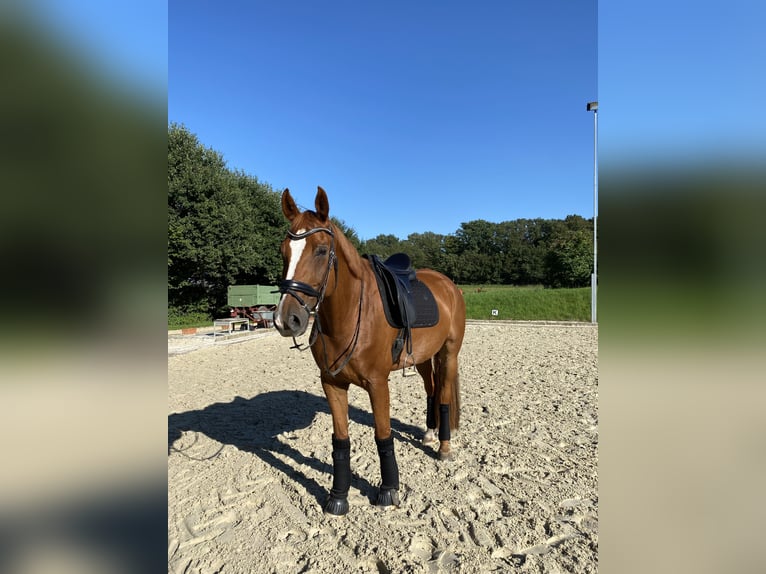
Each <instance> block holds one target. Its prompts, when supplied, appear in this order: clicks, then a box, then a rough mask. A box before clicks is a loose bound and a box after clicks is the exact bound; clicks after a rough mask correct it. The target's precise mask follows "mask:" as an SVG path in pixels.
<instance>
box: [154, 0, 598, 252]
mask: <svg viewBox="0 0 766 574" xmlns="http://www.w3.org/2000/svg"><path fill="white" fill-rule="evenodd" d="M168 22H169V24H168V120H169V121H170V122H178V123H182V124H184V125H186V127H187V128H188V129H189V130H191V131H192V132H194V133H195V134H197V135H198V137H199V138H200V140H201V142H202V143H203V144H204V145H206V146H208V147H212V148H213V149H215V150H216V151H219V152H220V153H222V154H223V156H224V158H225V159H226V161H227V162H228V165H229V167H230V168H232V169H239V170H242V171H244V172H246V173H248V174H251V175H254V176H256V177H258V178H259V179H260V180H262V181H265V182H267V183H269V184H271V185H272V186H273V187H274V188H275V189H278V190H281V189H283V188H284V187H289V188H290V189H291V191H292V192H293V195H294V197H295V198H296V200H297V201H298V202H299V204H302V205H304V206H307V207H310V206H312V205H313V199H314V194H315V192H316V186H317V185H321V186H322V187H324V188H325V190H326V191H327V192H328V196H329V198H330V206H331V213H332V214H333V215H335V216H337V217H339V218H340V219H342V220H344V221H345V222H346V223H347V224H348V225H350V226H352V227H353V228H354V229H355V230H356V231H357V233H358V234H359V236H360V237H361V238H363V239H369V238H371V237H374V236H377V235H379V234H394V235H397V236H399V237H401V238H405V237H406V236H407V235H408V234H410V233H415V232H425V231H434V232H437V233H444V234H448V233H453V232H455V231H456V230H457V229H458V228H459V227H460V224H461V223H462V222H465V221H470V220H473V219H487V220H490V221H496V222H499V221H505V220H510V219H516V218H521V217H529V218H533V217H544V218H563V217H565V216H566V215H569V214H579V215H582V216H584V217H591V216H592V214H593V115H592V114H591V113H589V112H587V111H586V110H585V105H586V103H587V102H588V101H591V100H595V99H597V91H596V90H597V84H596V80H597V78H596V73H597V31H596V24H597V22H596V2H594V1H587V2H572V1H571V0H554V1H545V2H506V1H493V2H481V3H471V4H470V5H469V4H468V3H466V2H464V1H448V2H445V1H436V0H424V1H420V2H410V1H398V0H397V1H389V2H385V3H382V2H375V3H373V2H366V3H362V2H323V3H320V2H313V1H295V2H252V1H250V2H206V1H200V0H171V2H170V3H169V5H168Z"/></svg>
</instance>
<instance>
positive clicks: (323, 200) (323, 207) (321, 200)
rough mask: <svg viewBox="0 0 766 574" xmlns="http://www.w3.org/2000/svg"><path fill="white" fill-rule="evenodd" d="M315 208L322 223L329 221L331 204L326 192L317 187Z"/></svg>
mask: <svg viewBox="0 0 766 574" xmlns="http://www.w3.org/2000/svg"><path fill="white" fill-rule="evenodd" d="M314 207H315V208H316V212H317V215H318V216H319V219H320V220H321V221H327V218H328V217H329V215H330V202H329V201H327V194H326V193H325V190H324V189H322V188H321V187H319V186H317V196H316V199H315V200H314Z"/></svg>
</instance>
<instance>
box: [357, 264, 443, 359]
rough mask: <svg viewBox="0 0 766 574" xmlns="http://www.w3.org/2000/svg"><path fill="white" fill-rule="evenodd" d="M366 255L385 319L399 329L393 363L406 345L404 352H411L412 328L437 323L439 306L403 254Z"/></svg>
mask: <svg viewBox="0 0 766 574" xmlns="http://www.w3.org/2000/svg"><path fill="white" fill-rule="evenodd" d="M365 258H366V259H368V260H369V262H370V266H371V267H372V271H373V273H374V275H375V279H376V281H377V283H378V290H379V291H380V296H381V299H382V301H383V311H384V312H385V314H386V320H387V321H388V324H389V325H391V326H392V327H395V328H397V329H399V334H398V335H397V337H396V340H395V341H394V344H393V346H392V348H391V358H392V360H393V362H394V363H395V362H397V361H398V360H399V355H401V352H402V349H403V348H404V346H405V344H406V346H407V355H411V354H412V332H411V330H412V329H416V328H419V327H433V326H434V325H436V324H437V323H438V322H439V308H438V307H437V306H436V300H435V299H434V296H433V293H431V290H430V289H429V288H428V287H427V286H426V284H425V283H423V282H422V281H419V280H418V278H417V273H416V271H415V269H413V268H412V264H411V263H410V258H409V256H408V255H407V254H406V253H395V254H394V255H392V256H391V257H389V258H388V259H386V260H385V261H382V260H381V259H380V257H378V256H377V255H365Z"/></svg>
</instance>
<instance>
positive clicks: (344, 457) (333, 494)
mask: <svg viewBox="0 0 766 574" xmlns="http://www.w3.org/2000/svg"><path fill="white" fill-rule="evenodd" d="M322 388H323V389H324V394H325V396H326V397H327V403H328V404H329V406H330V413H331V414H332V428H333V433H332V488H331V489H330V497H329V498H328V499H327V503H326V504H325V506H324V511H325V512H326V513H327V514H332V515H334V516H342V515H344V514H346V513H347V512H348V491H349V488H350V487H351V441H350V439H349V437H348V384H346V385H343V384H338V383H334V382H331V381H330V380H325V379H324V377H322Z"/></svg>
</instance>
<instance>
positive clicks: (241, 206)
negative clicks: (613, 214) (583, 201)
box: [168, 124, 593, 314]
mask: <svg viewBox="0 0 766 574" xmlns="http://www.w3.org/2000/svg"><path fill="white" fill-rule="evenodd" d="M332 219H333V222H334V223H335V224H336V225H337V226H338V227H339V228H340V229H341V230H342V231H343V232H344V234H345V235H346V237H348V238H349V240H350V241H351V243H352V244H353V245H354V246H355V247H356V248H357V249H358V250H359V252H360V253H362V254H365V253H370V254H376V255H379V256H381V257H387V256H389V255H392V254H393V253H397V252H405V253H407V254H408V255H409V256H410V257H411V259H412V262H413V265H414V266H415V267H416V268H425V267H428V268H431V269H435V270H437V271H440V272H442V273H444V274H445V275H447V276H448V277H450V278H452V279H453V281H455V282H456V283H462V284H466V283H474V284H477V283H480V284H508V285H544V286H546V287H584V286H587V285H589V284H590V273H591V269H592V265H593V250H592V246H593V220H592V219H585V218H583V217H581V216H579V215H570V216H567V217H566V218H565V219H563V220H561V219H541V218H537V219H516V220H513V221H504V222H501V223H493V222H490V221H486V220H481V219H480V220H474V221H469V222H465V223H461V225H460V228H459V229H457V230H456V231H455V233H453V234H449V235H442V234H438V233H433V232H430V231H425V232H423V233H412V234H410V235H409V236H408V237H407V238H406V239H400V238H398V237H396V236H394V235H384V234H381V235H378V236H377V237H374V238H372V239H367V240H360V238H359V237H358V235H357V233H356V231H355V230H354V229H353V228H351V227H349V226H348V225H347V224H345V222H343V221H342V220H339V219H337V218H335V217H333V218H332ZM286 231H287V222H286V221H285V219H284V216H283V215H282V210H281V207H280V192H279V191H276V190H274V189H272V187H271V186H270V185H269V184H267V183H264V182H261V181H259V180H258V178H256V177H254V176H252V175H248V174H246V173H243V172H241V171H237V170H231V169H229V168H228V167H227V166H226V162H225V161H224V159H223V156H222V155H221V154H220V153H219V152H217V151H215V150H213V149H210V148H207V147H205V146H204V145H203V144H202V143H201V142H200V141H199V139H198V138H197V136H196V135H194V134H193V133H191V132H190V131H189V130H188V129H187V128H186V127H185V126H183V125H179V124H170V125H169V126H168V308H169V309H170V310H173V311H174V312H182V313H186V312H206V313H210V314H218V313H221V311H222V310H223V308H224V307H225V306H226V289H227V287H228V286H229V285H235V284H275V283H276V282H277V281H278V280H279V279H280V276H281V273H282V260H281V257H280V253H279V245H280V243H281V241H282V240H283V239H284V237H285V232H286Z"/></svg>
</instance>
